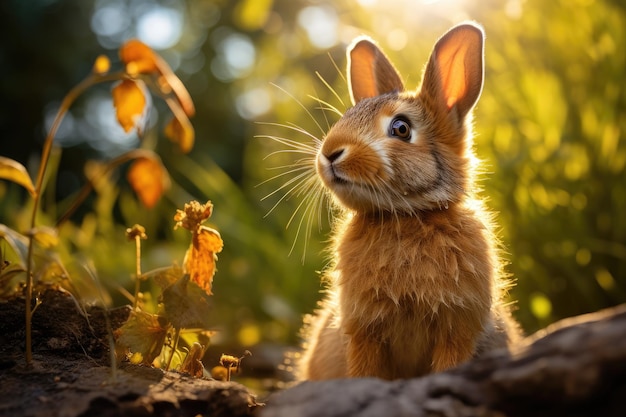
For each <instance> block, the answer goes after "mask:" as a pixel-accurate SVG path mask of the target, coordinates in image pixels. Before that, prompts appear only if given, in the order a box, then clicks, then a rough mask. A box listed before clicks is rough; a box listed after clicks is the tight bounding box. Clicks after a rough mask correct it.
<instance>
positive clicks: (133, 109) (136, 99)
mask: <svg viewBox="0 0 626 417" xmlns="http://www.w3.org/2000/svg"><path fill="white" fill-rule="evenodd" d="M145 90H146V87H145V84H144V83H143V81H140V80H129V79H125V80H122V81H120V82H119V83H118V84H116V85H115V87H113V91H112V95H113V105H114V106H115V110H116V116H117V121H118V122H119V123H120V125H121V126H122V127H123V128H124V131H125V132H126V133H128V132H130V131H131V130H133V128H135V127H136V128H137V130H139V131H141V127H142V121H143V119H144V116H145V115H146V113H147V108H146V102H147V100H148V99H147V97H149V96H148V95H147V94H146V92H145Z"/></svg>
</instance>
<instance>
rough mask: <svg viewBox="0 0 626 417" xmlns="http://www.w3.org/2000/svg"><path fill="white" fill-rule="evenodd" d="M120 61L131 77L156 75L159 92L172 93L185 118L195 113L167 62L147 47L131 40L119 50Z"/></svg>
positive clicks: (184, 89) (186, 93) (185, 90)
mask: <svg viewBox="0 0 626 417" xmlns="http://www.w3.org/2000/svg"><path fill="white" fill-rule="evenodd" d="M120 59H121V60H122V62H124V64H125V65H126V72H128V73H129V74H131V75H137V74H156V75H157V83H158V85H159V86H160V88H161V90H162V91H163V92H164V93H165V94H169V93H170V91H171V92H173V93H174V95H175V96H176V98H177V99H178V102H179V103H180V105H181V107H182V108H183V110H184V111H185V114H186V115H187V116H189V117H191V116H193V115H194V114H195V113H196V109H195V107H194V105H193V101H192V100H191V96H190V95H189V92H188V91H187V89H186V88H185V86H184V85H183V83H182V82H181V81H180V79H179V78H178V77H177V76H176V74H174V72H173V71H172V69H171V68H170V66H169V65H168V64H167V62H165V60H163V58H161V57H160V56H159V55H158V54H157V53H155V52H154V51H153V50H152V49H150V47H149V46H148V45H146V44H144V43H143V42H141V41H139V40H137V39H131V40H129V41H128V42H126V43H125V44H124V45H122V47H121V48H120Z"/></svg>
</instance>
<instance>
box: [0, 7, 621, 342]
mask: <svg viewBox="0 0 626 417" xmlns="http://www.w3.org/2000/svg"><path fill="white" fill-rule="evenodd" d="M140 6H141V7H144V9H145V10H151V9H154V8H157V7H164V8H168V9H172V10H176V11H178V12H179V14H180V16H182V28H183V32H182V35H181V37H180V39H179V40H178V42H177V43H176V44H175V45H173V46H172V47H170V48H167V49H164V50H159V51H158V52H159V53H160V54H162V55H163V57H164V58H165V59H166V60H168V62H170V64H172V66H173V67H174V69H175V71H176V72H177V74H178V75H179V76H180V77H181V79H182V80H183V82H184V83H185V85H186V86H187V88H188V89H189V91H190V93H191V95H192V97H193V99H194V101H195V103H196V106H197V110H198V112H197V113H198V114H197V116H196V117H195V118H194V119H193V120H192V122H193V124H194V126H195V128H196V135H197V144H196V147H195V149H194V150H193V151H192V153H191V154H190V155H187V156H185V155H181V154H179V153H177V152H175V151H174V150H173V146H172V145H171V144H170V143H168V142H166V141H164V140H163V138H158V135H159V132H160V129H158V128H156V127H157V125H159V123H162V121H161V120H160V117H161V118H163V116H162V115H160V113H159V110H160V109H159V108H158V107H157V110H156V111H155V112H154V114H153V115H152V116H151V121H152V122H151V123H152V125H153V126H155V128H154V129H152V130H150V131H149V132H148V134H147V137H146V139H145V142H144V146H154V147H156V149H157V150H158V151H159V153H160V154H161V155H162V157H163V159H164V162H165V164H166V165H167V167H168V168H169V169H170V173H171V175H172V179H173V182H174V185H173V188H172V189H171V190H170V191H169V192H168V194H167V195H166V196H165V198H164V199H163V201H162V202H161V203H160V204H159V205H158V206H157V207H156V208H155V209H152V210H149V211H147V210H145V209H144V208H142V207H141V206H140V205H139V203H138V202H137V201H136V199H135V197H134V196H133V195H132V193H131V192H130V189H129V187H128V186H127V185H126V184H125V180H124V176H123V172H122V173H119V174H118V175H119V176H118V177H114V178H113V179H112V183H111V185H110V187H108V188H107V187H104V188H103V189H99V190H97V192H96V193H94V195H93V197H92V198H91V199H90V201H89V202H88V204H87V206H86V207H85V208H84V209H83V210H82V212H80V213H78V214H77V215H76V216H75V218H73V221H72V223H71V224H70V225H67V226H65V227H64V228H63V229H62V230H61V233H62V236H63V238H64V240H65V242H66V246H65V248H66V249H65V252H66V253H64V254H63V256H64V257H65V259H66V260H67V262H68V264H69V265H71V270H72V271H73V275H72V277H73V278H72V280H73V281H74V285H75V286H76V287H78V288H79V291H80V292H81V294H82V295H83V296H84V297H85V298H86V299H89V297H92V296H93V294H95V293H96V291H95V290H94V289H93V281H92V280H91V278H89V275H88V274H86V273H84V272H81V271H84V269H85V264H86V263H87V262H92V263H93V264H94V265H95V268H96V270H97V271H98V276H99V280H100V282H101V283H102V285H104V286H105V287H106V288H107V290H108V293H109V294H110V295H111V300H109V302H110V303H111V304H120V303H123V302H124V300H123V297H122V296H121V293H120V291H119V287H126V288H131V285H130V275H131V273H132V271H133V256H134V248H133V245H132V244H130V243H127V242H125V237H124V232H123V231H124V229H125V228H126V227H127V226H130V225H132V224H134V223H141V224H143V225H144V226H145V227H146V229H147V233H148V235H149V237H150V240H148V241H147V242H146V244H145V247H144V253H145V254H146V255H145V258H144V270H148V269H150V268H154V267H158V266H164V265H167V264H169V263H171V262H172V261H175V260H178V262H179V263H180V262H182V256H183V253H184V251H185V249H186V247H187V245H188V236H187V235H186V234H185V233H184V232H182V231H176V232H174V231H173V230H172V226H173V221H172V217H173V215H174V212H175V209H176V207H181V206H182V205H183V203H185V202H187V201H188V200H190V199H198V200H200V201H201V202H202V201H203V200H206V199H211V200H212V201H213V203H214V205H215V211H214V216H213V217H212V219H211V221H212V225H213V226H214V227H215V228H217V229H218V230H219V231H220V232H221V233H222V237H223V239H224V242H225V248H224V251H223V252H222V254H220V259H219V262H218V273H217V275H216V277H215V286H214V293H215V297H214V300H215V309H214V321H215V326H216V328H217V329H218V330H219V332H218V338H221V341H222V342H224V343H230V344H236V345H244V346H246V345H249V344H255V343H258V342H272V343H295V341H296V340H297V337H296V336H297V329H298V327H299V324H300V318H301V314H303V313H305V312H310V311H311V310H312V309H313V308H314V306H315V302H316V300H317V299H318V298H319V297H320V293H319V291H320V290H321V286H320V283H319V279H318V274H317V272H316V271H319V270H321V269H323V267H324V265H325V262H326V260H325V259H324V257H323V256H322V255H321V251H322V249H323V243H324V240H325V239H326V235H325V233H327V232H328V227H327V224H326V223H327V222H326V216H325V215H322V216H321V217H322V222H321V223H322V224H321V225H320V229H321V231H319V232H318V226H317V225H316V226H315V228H314V230H313V234H312V236H311V238H310V239H308V240H309V241H308V242H305V239H304V237H303V235H302V234H300V236H299V237H298V238H297V239H296V228H295V227H290V228H289V229H286V228H285V226H286V224H287V222H288V219H289V218H290V216H291V214H292V213H293V211H294V210H295V208H296V206H297V204H298V203H299V201H297V199H294V198H292V199H289V200H286V201H283V202H282V203H281V204H280V205H279V206H278V207H277V209H276V210H274V211H272V212H271V213H270V214H269V215H268V216H265V214H266V213H267V212H268V211H269V210H270V209H271V207H272V206H273V205H274V204H275V203H276V202H277V200H278V199H279V198H280V193H279V194H278V195H276V196H273V197H271V198H268V199H266V200H262V199H263V197H264V196H266V195H267V194H269V193H271V192H272V191H273V190H275V189H276V188H278V187H279V186H280V185H281V183H280V182H279V181H278V182H277V181H270V182H267V183H264V181H265V180H267V179H268V178H270V177H271V176H272V175H273V172H272V171H271V170H269V169H268V168H271V167H273V166H277V165H282V164H285V163H289V162H290V161H291V162H293V159H289V158H288V156H285V155H275V156H272V157H270V158H268V159H265V157H266V156H267V155H269V154H271V153H272V152H274V151H276V150H278V148H277V146H276V144H274V143H270V141H268V140H264V139H260V138H255V136H256V135H259V134H283V135H284V134H285V131H284V130H282V131H281V130H280V129H279V128H275V127H272V126H268V125H263V124H257V123H255V122H257V121H265V122H278V123H294V124H296V125H298V126H302V127H303V128H305V129H307V130H309V131H311V132H312V133H313V134H315V135H317V136H318V137H321V136H323V130H325V129H326V128H327V126H328V125H329V124H331V123H332V122H333V121H334V120H336V117H335V116H333V115H329V114H325V113H323V112H321V111H318V110H315V108H316V107H318V104H317V103H316V101H315V100H313V99H311V98H310V97H309V96H315V97H319V98H320V99H322V100H326V101H328V102H330V103H332V104H333V105H335V106H337V107H338V108H340V109H342V110H343V109H345V107H346V104H344V103H347V102H348V96H347V88H346V84H345V80H344V78H343V76H342V74H341V73H340V72H339V71H338V70H337V68H339V69H341V70H343V68H344V65H345V58H344V54H345V53H344V51H345V46H346V44H347V43H348V42H349V41H350V40H351V39H352V37H353V36H356V35H359V34H362V33H365V34H369V35H371V36H372V37H374V38H376V39H377V40H378V41H379V42H380V44H381V45H382V47H383V48H384V49H385V50H386V51H387V52H388V55H389V56H390V57H391V59H392V60H393V61H394V62H395V64H396V66H397V67H398V68H399V70H400V71H401V73H402V74H403V75H404V76H405V79H406V82H407V84H408V86H409V87H416V86H417V84H418V82H419V79H420V75H421V69H422V65H423V64H424V62H425V60H426V59H427V57H428V53H429V51H430V48H431V47H432V45H433V43H434V41H435V40H436V39H437V38H438V36H440V35H441V34H442V33H443V32H444V31H445V30H447V29H448V28H449V27H450V26H451V25H452V24H454V23H457V22H459V21H461V20H464V19H472V20H475V21H477V22H479V23H481V24H482V25H483V26H484V28H485V30H486V33H487V42H486V66H487V67H486V84H485V88H484V91H483V95H482V98H481V100H480V102H479V105H478V107H477V108H476V111H475V128H476V133H477V134H476V138H475V141H476V150H477V153H478V155H479V156H480V157H481V158H482V159H483V161H484V163H485V168H486V169H485V171H486V173H487V174H486V175H485V176H484V180H483V182H482V185H483V187H484V189H485V195H486V196H487V197H488V198H489V205H490V207H491V208H493V210H494V211H496V212H497V218H498V220H499V224H500V226H501V229H502V230H501V236H502V242H503V245H504V247H505V249H506V256H507V258H508V262H509V263H510V265H509V267H508V270H509V271H510V272H511V273H512V275H513V276H514V277H515V278H516V280H517V286H516V287H515V288H514V289H513V291H512V298H513V299H515V300H517V308H518V311H517V315H518V318H519V319H520V320H521V322H522V324H523V326H524V327H525V328H526V329H527V331H529V332H530V331H534V330H536V329H538V328H540V327H543V326H544V325H546V324H548V323H550V322H552V321H554V320H556V319H559V318H562V317H566V316H570V315H575V314H580V313H584V312H589V311H594V310H597V309H599V308H602V307H605V306H610V305H614V304H618V303H621V302H624V301H626V216H625V215H624V213H626V176H625V174H624V172H625V171H624V166H625V164H626V141H625V139H624V132H626V114H625V112H626V93H625V90H624V77H625V75H626V63H625V60H626V54H624V50H625V47H626V29H625V28H626V6H625V5H624V4H623V2H620V1H611V0H603V1H601V0H598V1H593V0H569V1H564V0H562V1H542V0H526V1H522V0H507V1H496V0H486V1H478V0H465V1H452V0H449V1H444V0H442V1H438V2H418V1H409V0H406V1H402V0H389V1H385V2H374V1H370V2H366V1H362V2H360V3H359V2H356V1H353V0H345V1H337V2H335V1H325V0H316V1H313V0H311V1H305V0H273V1H272V0H264V1H254V0H239V1H235V0H233V1H225V0H222V1H220V0H213V1H208V0H188V1H177V0H163V1H157V0H142V1H137V2H130V1H124V0H99V1H94V2H88V1H84V0H58V1H54V0H46V1H44V0H37V1H33V2H29V5H28V7H27V6H26V3H24V2H21V1H20V0H9V1H5V2H2V4H1V5H0V16H1V17H0V35H1V37H2V39H3V44H2V46H1V48H2V50H1V54H0V58H1V60H0V62H2V65H0V97H2V98H1V100H0V106H1V107H0V154H2V155H5V156H8V157H12V158H14V159H17V160H19V161H20V162H22V163H24V164H25V165H28V166H29V168H30V169H31V172H34V171H35V168H36V162H37V155H38V152H39V150H40V148H41V142H42V138H43V137H44V129H45V118H46V115H47V114H49V110H50V109H54V108H55V106H58V102H59V100H60V99H61V98H62V96H63V95H64V94H65V92H67V91H68V90H69V89H70V88H71V86H72V85H74V84H76V83H77V82H78V81H79V80H80V79H82V78H83V77H84V76H85V74H87V73H88V72H89V71H90V68H91V64H92V62H93V59H94V58H95V57H96V56H97V55H98V54H100V53H106V54H107V55H109V56H110V57H111V59H112V60H113V61H114V63H115V61H117V57H116V55H115V53H116V52H115V50H116V48H117V47H119V44H120V42H121V41H123V40H125V39H121V37H120V39H117V38H115V39H114V38H113V37H108V38H107V37H103V36H102V35H101V34H100V35H96V33H94V32H93V30H92V29H93V28H92V26H93V25H91V26H90V22H91V21H92V19H93V16H94V15H95V14H96V13H97V12H98V10H101V9H102V8H105V7H112V8H118V9H119V10H122V11H124V12H125V13H129V15H130V16H133V17H131V18H129V19H130V21H129V22H128V27H127V29H126V32H124V34H127V35H128V36H134V35H135V34H134V32H133V30H134V29H133V28H134V27H135V25H136V24H137V22H138V19H139V17H140V16H141V13H142V11H141V10H144V9H141V7H140ZM307 8H308V9H307ZM304 10H308V12H304ZM130 11H132V13H130ZM311 11H313V12H314V13H320V12H321V13H322V16H324V17H323V18H322V19H321V20H322V21H324V22H326V23H327V24H328V23H329V22H330V24H331V26H330V27H332V28H333V31H335V32H333V33H336V38H335V40H334V41H332V40H331V41H330V42H329V44H328V46H321V47H320V46H318V47H316V46H315V42H312V41H314V40H316V38H319V39H323V36H322V35H323V33H321V32H320V30H321V29H318V31H317V32H315V31H314V30H313V29H310V30H312V31H313V34H312V35H310V34H309V33H308V32H307V27H309V28H310V21H309V26H307V18H306V16H311ZM307 13H308V14H307ZM314 13H313V14H314ZM333 22H334V23H333ZM120 36H121V35H120ZM233 39H234V40H237V39H239V40H241V39H244V41H245V42H244V43H245V44H246V45H248V46H249V45H252V46H253V48H254V49H253V54H254V55H253V62H252V64H251V65H249V66H242V67H241V68H229V67H228V57H227V56H228V54H229V53H230V52H233V50H234V51H235V52H237V51H238V50H239V51H240V50H241V49H238V48H241V44H237V43H236V42H235V43H232V42H231V43H229V42H230V41H232V40H233ZM319 39H318V40H319ZM233 45H234V46H233ZM237 45H239V46H237ZM248 58H249V56H248ZM234 62H235V63H237V61H234ZM316 72H318V73H319V74H320V76H321V78H323V79H324V80H325V81H326V82H327V83H328V84H329V85H330V86H332V87H333V88H334V89H335V90H336V92H337V94H338V95H339V97H340V98H341V99H342V100H343V103H342V102H341V101H339V100H338V99H337V97H335V96H334V94H333V93H332V92H331V91H329V89H328V88H327V87H326V86H325V85H324V83H323V82H322V81H320V79H319V78H318V76H317V74H316ZM272 84H276V85H277V86H279V87H280V88H276V87H274V86H272ZM108 88H109V87H104V88H103V89H102V90H98V89H96V90H95V91H93V92H92V93H91V95H90V96H87V97H85V98H84V99H82V100H81V101H80V102H79V103H77V105H76V106H75V107H74V108H73V109H72V119H73V123H72V124H71V125H70V124H66V126H65V127H66V129H65V131H64V133H63V135H64V138H65V141H64V142H63V143H65V145H64V146H63V149H62V151H61V152H59V153H58V154H57V157H56V160H55V162H56V163H57V164H58V166H59V170H58V174H57V175H56V176H53V177H51V178H50V182H49V184H50V185H49V186H48V191H47V195H46V198H45V199H44V204H43V213H42V219H41V222H44V223H45V222H47V223H48V224H53V222H54V219H55V216H57V215H58V214H59V213H60V212H62V208H63V207H64V206H65V205H67V204H68V201H69V199H70V198H71V196H72V195H73V193H75V192H76V190H77V189H78V188H79V187H80V185H81V184H82V182H84V175H83V167H84V166H85V164H86V163H87V161H88V160H91V159H101V158H104V157H107V156H108V157H110V156H111V155H114V154H115V152H120V151H121V149H122V148H123V146H122V145H120V146H121V147H120V146H118V148H115V146H108V147H99V146H96V145H94V143H96V142H94V138H95V140H98V141H101V142H100V143H107V141H108V140H110V137H111V135H112V132H111V131H109V130H107V128H106V127H104V128H103V126H102V124H101V123H100V124H98V123H93V117H94V112H98V111H99V109H101V107H94V106H92V105H90V103H93V102H92V101H90V100H92V99H94V97H96V98H98V97H104V96H105V95H107V94H108ZM283 89H284V90H285V91H286V92H287V93H285V91H283ZM290 96H292V97H290ZM155 104H158V103H155ZM263 106H267V109H265V110H264V111H261V110H263V109H262V107H263ZM301 106H304V107H305V108H307V109H310V111H311V112H312V113H313V115H314V118H315V119H316V121H317V123H319V124H320V125H321V126H322V128H321V129H320V128H318V126H317V125H316V121H315V120H313V119H312V118H311V117H309V115H307V113H306V112H305V111H304V110H303V107H301ZM163 113H165V112H163ZM105 116H106V115H105ZM111 117H112V116H111ZM88 138H90V139H91V141H89V140H87V139H88ZM157 139H158V140H157ZM293 139H296V140H303V141H304V140H307V138H306V137H305V136H304V135H300V136H299V137H298V136H295V135H294V136H293ZM28 204H29V203H28V198H27V196H25V195H24V194H23V192H22V191H21V190H20V189H19V188H18V187H14V186H12V185H9V184H8V183H4V182H3V183H0V222H1V223H5V224H8V225H11V226H13V227H15V228H17V229H18V230H25V229H26V227H27V220H26V217H27V215H26V210H25V209H24V208H25V206H27V205H28ZM294 239H296V243H295V247H294V248H293V252H292V254H291V255H289V253H290V251H291V246H292V243H293V241H294ZM3 250H4V248H3ZM303 253H305V255H306V256H305V258H304V259H305V260H304V262H302V261H301V254H303ZM218 340H219V339H218Z"/></svg>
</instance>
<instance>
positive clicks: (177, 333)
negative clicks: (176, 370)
mask: <svg viewBox="0 0 626 417" xmlns="http://www.w3.org/2000/svg"><path fill="white" fill-rule="evenodd" d="M179 338H180V328H176V329H174V344H173V345H172V351H171V352H170V357H169V358H168V359H167V364H166V365H165V370H166V371H169V369H170V365H171V364H172V359H173V358H174V353H176V348H177V347H178V339H179Z"/></svg>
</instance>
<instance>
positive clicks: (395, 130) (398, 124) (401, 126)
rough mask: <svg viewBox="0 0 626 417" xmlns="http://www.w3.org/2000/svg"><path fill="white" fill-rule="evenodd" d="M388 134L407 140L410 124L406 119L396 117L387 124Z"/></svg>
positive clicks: (409, 136)
mask: <svg viewBox="0 0 626 417" xmlns="http://www.w3.org/2000/svg"><path fill="white" fill-rule="evenodd" d="M389 136H391V137H392V138H398V139H402V140H405V141H408V140H409V139H411V125H409V122H408V121H406V119H404V118H402V117H396V118H395V119H393V120H392V121H391V124H390V125H389Z"/></svg>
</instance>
